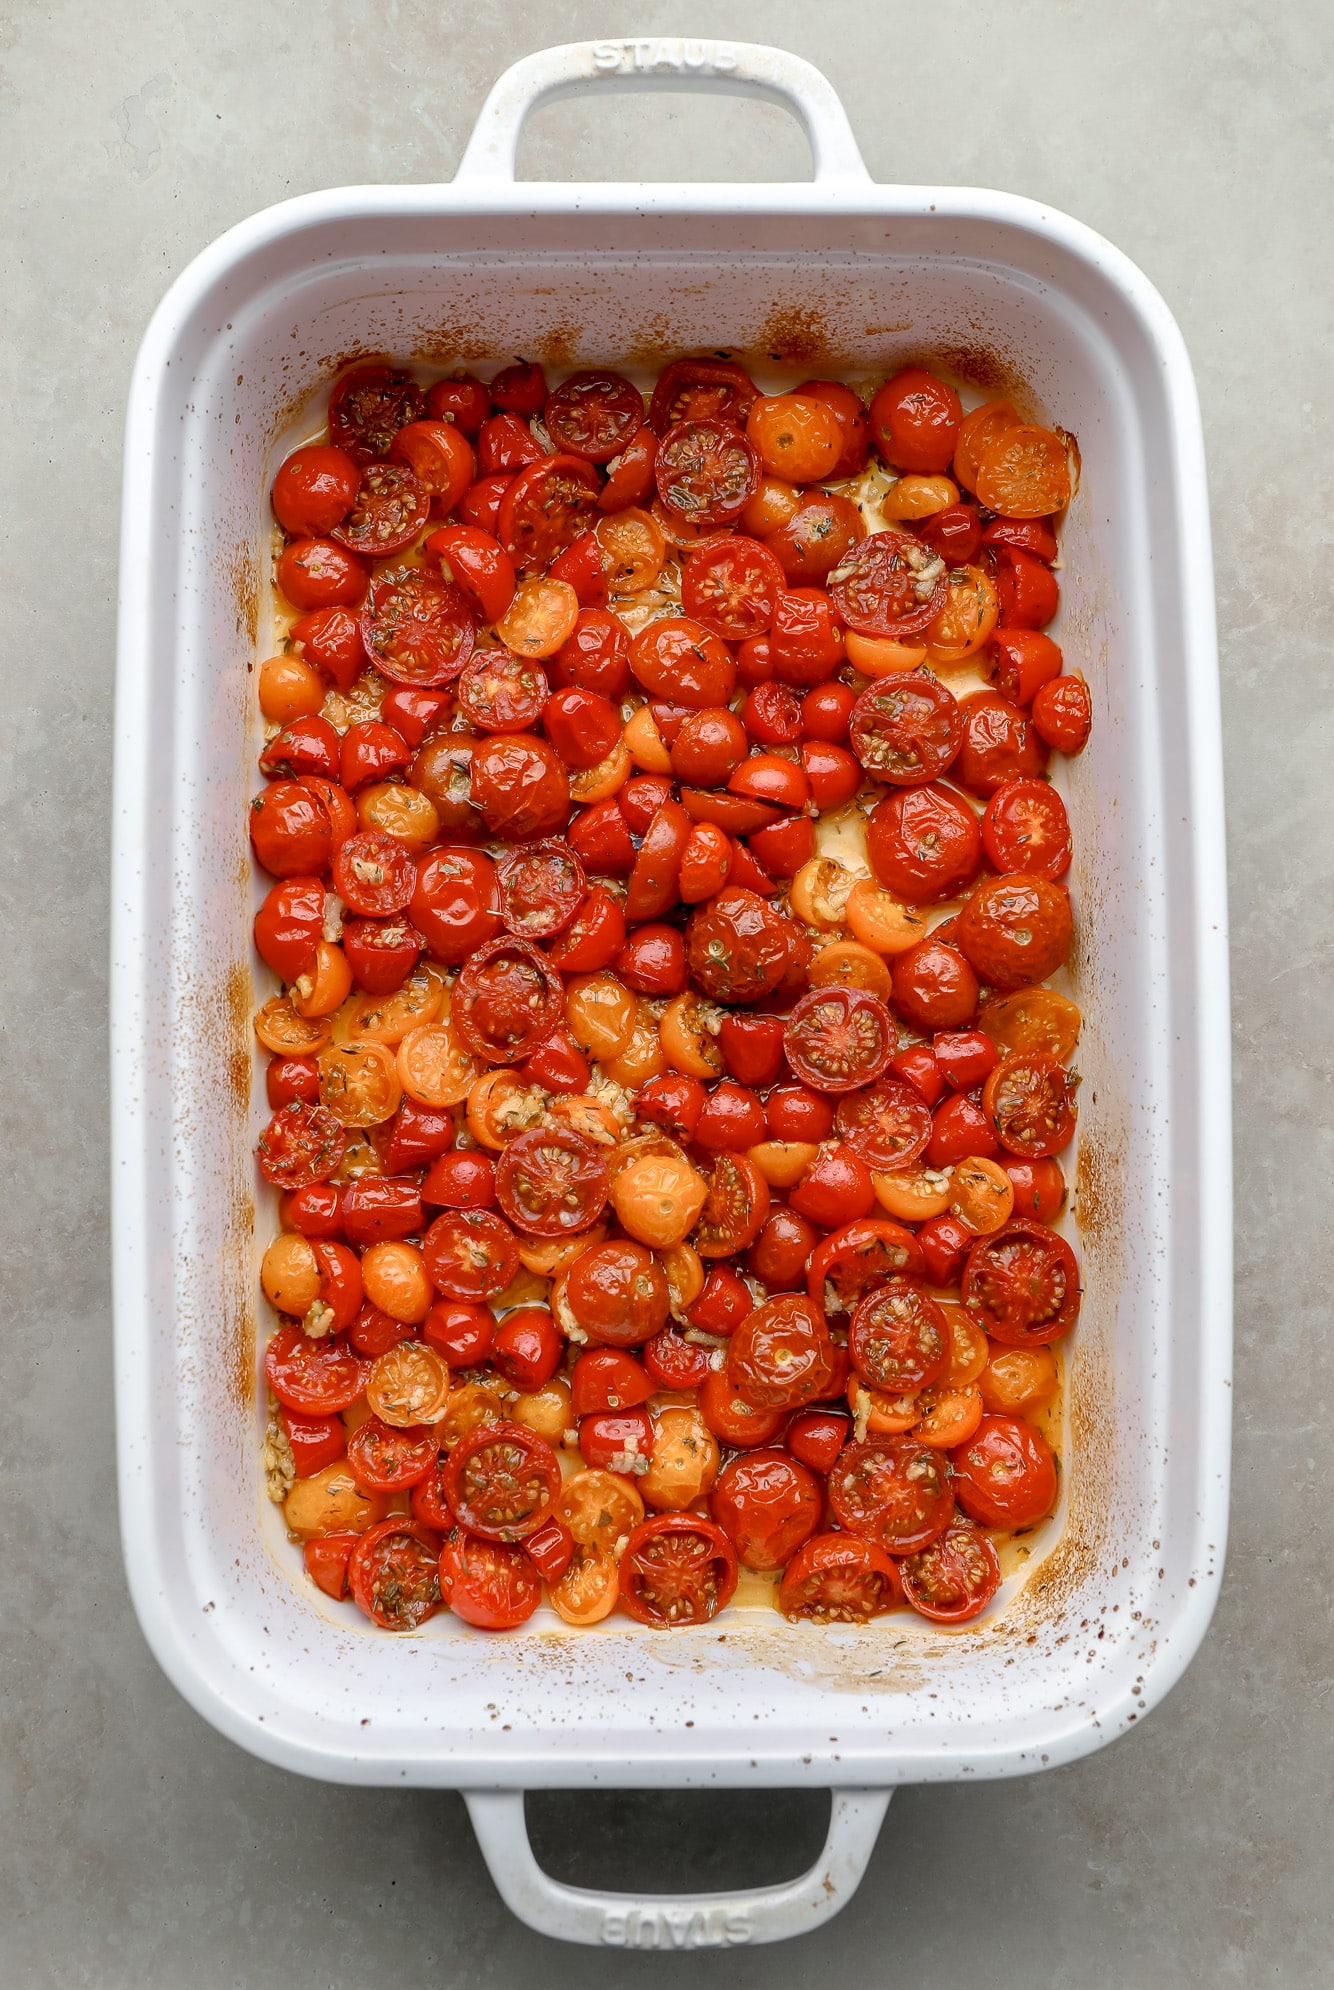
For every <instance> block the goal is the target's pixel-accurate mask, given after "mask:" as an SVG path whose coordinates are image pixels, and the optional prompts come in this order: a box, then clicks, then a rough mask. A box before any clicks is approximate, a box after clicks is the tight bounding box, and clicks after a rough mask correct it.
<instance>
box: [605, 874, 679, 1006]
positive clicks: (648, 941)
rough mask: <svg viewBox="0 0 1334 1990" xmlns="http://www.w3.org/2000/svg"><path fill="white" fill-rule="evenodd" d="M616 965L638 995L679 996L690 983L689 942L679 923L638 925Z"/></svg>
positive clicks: (622, 976)
mask: <svg viewBox="0 0 1334 1990" xmlns="http://www.w3.org/2000/svg"><path fill="white" fill-rule="evenodd" d="M631 882H632V885H633V880H632V881H631ZM614 964H615V968H616V972H617V974H618V975H619V976H620V978H621V980H622V981H623V982H624V983H625V985H626V987H627V988H633V989H634V991H635V993H636V994H637V995H650V996H660V995H679V994H680V993H681V990H682V989H683V988H684V987H685V985H686V950H685V941H684V940H683V939H682V937H681V934H680V932H679V931H678V930H677V928H676V927H675V926H664V925H661V924H659V923H658V922H656V921H655V922H653V923H651V924H649V925H646V926H638V927H636V928H635V930H634V932H632V933H631V935H630V937H629V939H628V940H627V941H626V942H625V944H624V946H623V947H622V948H621V950H620V952H619V953H618V954H617V956H616V960H615V963H614Z"/></svg>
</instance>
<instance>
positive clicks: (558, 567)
mask: <svg viewBox="0 0 1334 1990" xmlns="http://www.w3.org/2000/svg"><path fill="white" fill-rule="evenodd" d="M547 573H548V577H549V578H550V579H552V580H563V581H565V582H567V583H568V585H569V586H570V587H572V588H573V589H574V593H575V598H576V600H577V601H578V603H579V607H580V608H605V607H606V605H607V598H608V595H609V593H610V585H609V580H608V574H607V568H606V563H605V560H604V557H603V553H602V548H601V546H600V545H599V544H598V541H597V539H596V538H595V537H594V535H593V534H592V533H591V532H584V533H581V534H580V536H579V537H578V538H577V539H576V540H575V541H574V543H573V545H571V546H567V547H566V548H565V550H564V552H563V553H559V554H557V556H556V558H555V559H554V560H553V561H552V562H551V565H550V566H549V567H548V569H547ZM576 613H577V610H576ZM567 640H568V638H567Z"/></svg>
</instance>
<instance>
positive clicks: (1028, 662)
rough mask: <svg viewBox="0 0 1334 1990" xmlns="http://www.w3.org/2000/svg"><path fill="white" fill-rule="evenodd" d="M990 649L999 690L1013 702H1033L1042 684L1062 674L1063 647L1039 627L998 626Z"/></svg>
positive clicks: (1024, 703) (1020, 703) (1018, 703)
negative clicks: (1058, 645)
mask: <svg viewBox="0 0 1334 1990" xmlns="http://www.w3.org/2000/svg"><path fill="white" fill-rule="evenodd" d="M988 649H989V654H990V656H991V658H992V660H993V662H994V664H995V677H994V680H993V681H994V683H995V686H996V689H997V690H998V691H999V692H1000V693H1001V695H1002V696H1003V697H1006V698H1009V699H1010V701H1011V702H1012V703H1013V704H1016V705H1030V704H1032V702H1033V700H1034V698H1035V697H1036V696H1037V694H1038V692H1039V691H1040V690H1041V689H1042V686H1043V685H1044V684H1046V683H1048V682H1049V681H1050V680H1051V679H1052V678H1053V677H1059V676H1060V674H1061V670H1062V667H1063V663H1062V657H1061V652H1060V649H1059V648H1058V647H1057V645H1056V644H1055V643H1054V642H1053V641H1052V639H1051V637H1050V636H1044V635H1043V634H1042V633H1041V632H1040V631H1039V630H1037V629H1008V628H1000V629H997V630H996V631H995V633H994V634H993V636H992V638H991V642H990V644H989V646H988Z"/></svg>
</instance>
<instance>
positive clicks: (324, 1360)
mask: <svg viewBox="0 0 1334 1990" xmlns="http://www.w3.org/2000/svg"><path fill="white" fill-rule="evenodd" d="M264 1373H265V1377H266V1379H267V1381H268V1385H269V1387H270V1388H271V1389H272V1391H273V1393H274V1395H275V1396H276V1397H277V1398H278V1401H279V1402H280V1403H281V1404H282V1405H283V1407H284V1408H285V1409H289V1410H294V1411H295V1412H296V1413H297V1415H298V1416H333V1415H336V1414H337V1412H338V1411H339V1410H345V1409H348V1408H350V1407H351V1405H352V1404H353V1403H355V1402H356V1400H357V1397H358V1396H360V1395H361V1394H362V1392H363V1391H364V1389H365V1387H366V1378H367V1375H368V1373H369V1370H368V1368H367V1365H366V1363H365V1362H363V1361H360V1360H358V1358H357V1356H356V1355H355V1354H354V1353H353V1352H352V1351H351V1349H349V1348H348V1347H347V1346H346V1345H345V1344H344V1343H343V1342H342V1341H341V1340H336V1341H330V1340H319V1341H313V1340H310V1339H309V1338H308V1337H307V1336H306V1335H305V1334H304V1333H303V1332H302V1330H301V1328H300V1327H295V1326H294V1327H279V1329H278V1331H277V1333H276V1334H275V1335H274V1336H273V1338H272V1340H271V1341H270V1342H269V1344H268V1346H267V1347H266V1348H265V1350H264Z"/></svg>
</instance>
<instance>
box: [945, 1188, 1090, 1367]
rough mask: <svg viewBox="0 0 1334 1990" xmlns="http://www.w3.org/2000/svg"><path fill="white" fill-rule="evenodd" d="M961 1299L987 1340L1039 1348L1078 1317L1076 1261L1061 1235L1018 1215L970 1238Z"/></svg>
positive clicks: (1056, 1336)
mask: <svg viewBox="0 0 1334 1990" xmlns="http://www.w3.org/2000/svg"><path fill="white" fill-rule="evenodd" d="M962 1289H963V1303H964V1305H965V1306H966V1307H967V1309H968V1311H969V1313H970V1314H971V1315H972V1317H973V1319H974V1320H975V1321H976V1322H977V1324H978V1325H979V1326H980V1327H981V1328H982V1329H983V1330H984V1332H986V1333H987V1334H989V1335H990V1337H991V1338H992V1340H998V1341H1003V1342H1004V1343H1005V1345H1006V1346H1007V1347H1043V1346H1045V1345H1046V1344H1047V1342H1049V1341H1054V1340H1058V1339H1059V1338H1060V1336H1061V1335H1062V1334H1065V1333H1068V1332H1069V1331H1070V1329H1071V1327H1072V1326H1073V1325H1074V1323H1075V1321H1076V1319H1077V1318H1078V1316H1079V1302H1080V1296H1081V1295H1080V1286H1079V1266H1078V1264H1077V1263H1076V1260H1075V1254H1074V1252H1073V1251H1072V1250H1071V1248H1070V1246H1069V1245H1068V1244H1067V1243H1066V1241H1065V1238H1064V1237H1061V1236H1058V1235H1057V1233H1056V1232H1055V1231H1054V1230H1049V1229H1048V1228H1047V1226H1046V1224H1045V1223H1035V1222H1033V1221H1032V1219H1031V1218H1027V1217H1025V1218H1022V1219H1019V1220H1016V1221H1014V1222H1011V1223H1007V1224H1006V1226H1005V1228H1004V1229H1003V1230H1000V1231H998V1232H997V1233H996V1234H995V1236H991V1237H980V1238H978V1239H977V1240H976V1241H975V1242H973V1244H972V1246H971V1248H970V1250H969V1252H968V1261H967V1263H966V1265H965V1266H964V1272H963V1287H962Z"/></svg>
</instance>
